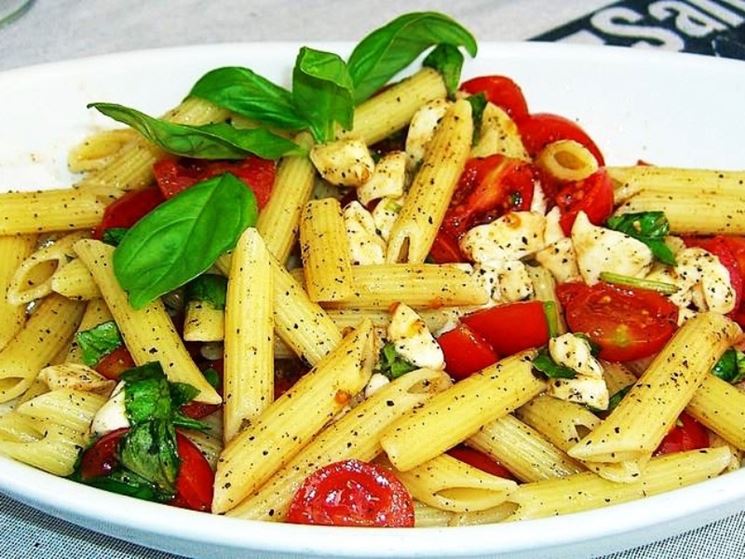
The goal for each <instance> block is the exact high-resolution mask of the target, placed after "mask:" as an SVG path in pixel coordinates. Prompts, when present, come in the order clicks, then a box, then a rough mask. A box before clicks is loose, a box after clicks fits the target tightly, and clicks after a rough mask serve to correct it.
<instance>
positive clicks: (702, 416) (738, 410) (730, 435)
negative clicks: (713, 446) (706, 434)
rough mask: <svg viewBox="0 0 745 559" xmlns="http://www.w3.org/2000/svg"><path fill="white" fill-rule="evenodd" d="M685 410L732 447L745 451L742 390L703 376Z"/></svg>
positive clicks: (711, 376) (708, 376)
mask: <svg viewBox="0 0 745 559" xmlns="http://www.w3.org/2000/svg"><path fill="white" fill-rule="evenodd" d="M686 411H687V412H688V413H689V414H690V415H692V416H693V417H694V418H695V419H696V420H698V421H700V422H701V423H703V424H704V425H705V426H706V427H708V428H709V429H711V430H712V431H714V432H715V433H716V434H717V435H719V436H720V437H722V438H723V439H724V440H725V441H727V442H728V443H730V444H731V445H732V446H734V447H735V448H739V449H740V450H745V392H743V391H742V390H738V389H737V388H736V387H735V386H732V385H731V384H729V383H728V382H725V381H723V380H722V379H719V378H717V377H715V376H714V375H706V376H705V377H704V381H703V382H702V383H701V386H699V387H698V390H696V393H695V394H694V395H693V398H691V401H690V402H688V407H687V408H686Z"/></svg>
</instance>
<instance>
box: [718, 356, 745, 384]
mask: <svg viewBox="0 0 745 559" xmlns="http://www.w3.org/2000/svg"><path fill="white" fill-rule="evenodd" d="M711 374H713V375H714V376H715V377H719V378H720V379H722V380H724V381H726V382H729V383H732V384H737V383H738V382H742V381H743V380H745V353H743V352H741V351H738V350H736V349H735V348H730V349H728V350H727V351H725V352H724V353H723V354H722V356H721V357H720V358H719V361H717V363H716V365H714V367H713V368H712V369H711Z"/></svg>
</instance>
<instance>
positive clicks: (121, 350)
mask: <svg viewBox="0 0 745 559" xmlns="http://www.w3.org/2000/svg"><path fill="white" fill-rule="evenodd" d="M134 366H135V361H134V359H133V358H132V354H130V353H129V350H128V349H127V346H125V345H121V346H119V347H118V348H116V349H115V350H114V351H112V352H111V353H109V354H108V355H107V356H106V357H104V358H103V359H101V360H100V361H99V362H98V363H97V364H96V366H95V369H96V371H98V372H99V373H101V374H102V375H103V376H105V377H106V378H108V379H111V380H119V376H120V375H121V374H122V373H123V372H124V371H127V370H129V369H131V368H133V367H134Z"/></svg>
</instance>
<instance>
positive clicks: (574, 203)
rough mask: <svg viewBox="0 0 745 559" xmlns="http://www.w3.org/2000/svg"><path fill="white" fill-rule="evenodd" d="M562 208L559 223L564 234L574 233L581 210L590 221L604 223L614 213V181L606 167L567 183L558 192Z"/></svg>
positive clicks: (598, 223)
mask: <svg viewBox="0 0 745 559" xmlns="http://www.w3.org/2000/svg"><path fill="white" fill-rule="evenodd" d="M554 201H555V202H556V205H557V206H559V209H560V210H561V218H560V219H559V224H560V225H561V229H562V230H563V231H564V234H565V235H567V236H569V235H571V234H572V225H574V220H575V219H577V214H578V213H579V212H585V214H586V215H587V219H589V220H590V223H594V224H595V225H602V224H603V223H605V221H606V220H607V219H608V217H610V215H611V214H612V213H613V183H612V182H611V179H610V176H609V175H608V173H607V171H606V170H605V169H600V170H599V171H597V172H595V173H593V174H592V175H590V176H589V177H587V178H586V179H583V180H581V181H574V182H570V183H568V184H566V185H565V186H564V187H563V188H562V189H561V190H559V192H558V193H557V194H556V197H555V200H554Z"/></svg>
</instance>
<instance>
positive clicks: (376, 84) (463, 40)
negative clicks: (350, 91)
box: [348, 12, 478, 103]
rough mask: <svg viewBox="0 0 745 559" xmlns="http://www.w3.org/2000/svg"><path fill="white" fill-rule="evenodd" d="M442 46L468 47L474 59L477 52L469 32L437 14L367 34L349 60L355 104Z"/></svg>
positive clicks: (398, 20) (406, 18)
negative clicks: (429, 51)
mask: <svg viewBox="0 0 745 559" xmlns="http://www.w3.org/2000/svg"><path fill="white" fill-rule="evenodd" d="M443 43H444V44H448V45H452V46H454V47H461V46H462V47H465V49H466V51H468V53H469V54H470V55H471V56H476V52H477V50H478V46H477V44H476V39H475V38H474V37H473V35H471V33H470V32H469V31H468V30H467V29H465V28H464V27H463V26H461V25H460V24H459V23H457V22H456V21H455V20H453V19H451V18H449V17H448V16H446V15H444V14H440V13H437V12H414V13H410V14H405V15H402V16H400V17H398V18H396V19H394V20H393V21H391V22H389V23H388V24H386V25H384V26H383V27H380V28H379V29H376V30H375V31H373V32H372V33H370V34H369V35H367V36H366V37H365V38H364V39H362V41H360V42H359V43H358V44H357V46H356V47H355V49H354V51H352V54H351V56H350V57H349V61H348V65H349V74H350V75H351V76H352V82H353V83H354V100H355V102H356V103H360V102H362V101H364V100H365V99H367V98H368V97H370V95H372V94H373V93H375V92H376V91H377V90H378V89H380V88H381V87H382V86H383V85H385V84H386V83H387V82H388V80H390V79H391V78H392V77H393V76H395V75H396V74H397V73H398V72H400V71H401V70H403V69H404V68H406V67H407V66H408V65H409V64H411V63H412V62H413V61H414V60H415V59H416V58H417V57H418V56H419V55H420V54H421V53H422V52H424V51H425V50H426V49H428V48H429V47H432V46H435V45H439V44H443Z"/></svg>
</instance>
